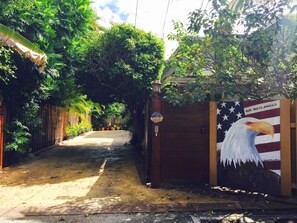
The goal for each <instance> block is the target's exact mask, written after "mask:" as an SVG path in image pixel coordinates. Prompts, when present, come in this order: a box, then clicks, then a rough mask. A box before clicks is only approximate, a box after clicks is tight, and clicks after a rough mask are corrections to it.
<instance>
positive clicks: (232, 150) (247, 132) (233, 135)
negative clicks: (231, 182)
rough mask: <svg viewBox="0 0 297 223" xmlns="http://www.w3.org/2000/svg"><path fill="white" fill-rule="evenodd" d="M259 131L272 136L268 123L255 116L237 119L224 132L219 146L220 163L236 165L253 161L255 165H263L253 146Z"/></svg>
mask: <svg viewBox="0 0 297 223" xmlns="http://www.w3.org/2000/svg"><path fill="white" fill-rule="evenodd" d="M259 133H262V134H269V135H271V136H272V137H273V135H274V128H273V126H272V125H271V124H270V123H268V122H265V121H261V120H259V119H256V118H251V117H248V118H242V119H239V120H238V121H237V122H236V123H234V124H233V125H232V126H231V128H230V129H229V130H228V132H227V133H226V136H225V139H224V141H223V144H222V148H221V157H220V160H221V163H223V165H224V166H226V165H232V164H233V165H234V167H236V166H237V165H238V166H239V165H240V164H241V162H242V163H246V162H254V163H255V164H256V166H258V165H260V166H262V167H264V165H263V163H262V160H261V158H260V155H259V153H258V150H257V148H256V146H255V139H256V136H257V135H258V134H259Z"/></svg>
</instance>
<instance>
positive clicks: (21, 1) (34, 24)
mask: <svg viewBox="0 0 297 223" xmlns="http://www.w3.org/2000/svg"><path fill="white" fill-rule="evenodd" d="M90 3H91V2H90V1H89V0H63V1H62V0H42V1H41V0H34V1H31V0H3V1H1V2H0V23H1V24H4V25H5V27H9V28H10V29H11V30H13V31H14V32H16V33H19V34H20V35H22V36H23V37H25V38H26V39H27V40H29V41H30V42H34V43H35V44H36V45H34V46H36V47H37V48H39V49H41V50H42V51H43V52H45V53H46V54H47V55H48V64H47V69H46V70H45V73H44V74H42V75H40V73H39V72H38V69H37V68H38V67H37V66H36V65H35V64H34V63H32V62H31V61H29V60H26V59H25V58H23V57H22V56H20V55H18V54H16V53H14V52H11V51H9V50H8V49H7V48H6V47H4V46H2V45H1V46H0V73H1V78H0V91H1V92H2V97H3V100H4V103H5V105H6V106H7V108H8V112H9V114H8V117H10V119H11V120H17V121H18V122H19V123H21V124H22V126H24V127H26V128H28V129H29V132H31V131H33V129H34V128H36V127H37V126H38V125H39V124H40V120H39V119H38V118H37V117H38V115H37V114H38V110H39V107H40V106H41V105H42V104H44V103H52V104H55V105H62V104H63V103H64V101H67V100H68V101H69V100H70V99H73V100H75V99H79V98H80V97H81V92H80V91H79V87H78V86H77V84H76V83H75V76H74V74H75V72H76V71H77V67H76V65H77V64H75V62H74V60H73V56H72V55H73V54H72V53H73V48H74V46H75V45H77V44H79V43H78V42H79V40H80V39H81V38H82V37H83V36H84V35H85V33H87V32H88V31H89V30H91V29H96V28H97V26H96V23H95V19H96V18H95V16H94V12H93V10H92V9H91V8H90ZM17 37H19V36H17ZM23 40H24V39H23ZM25 42H26V41H25ZM27 43H28V42H26V44H25V45H28V44H27ZM81 43H82V42H81ZM81 43H80V44H81ZM29 45H30V44H29ZM31 46H32V45H31ZM32 47H33V46H32ZM36 47H35V48H34V49H36ZM35 51H36V50H35ZM38 52H39V51H38ZM65 103H67V102H65ZM65 103H64V104H65ZM11 131H12V130H11ZM15 131H16V134H17V130H15ZM24 136H25V137H27V138H28V139H29V137H30V136H29V135H27V134H25V135H24ZM6 140H7V141H6V143H8V144H9V143H13V142H12V141H10V140H13V138H12V137H10V138H7V139H6Z"/></svg>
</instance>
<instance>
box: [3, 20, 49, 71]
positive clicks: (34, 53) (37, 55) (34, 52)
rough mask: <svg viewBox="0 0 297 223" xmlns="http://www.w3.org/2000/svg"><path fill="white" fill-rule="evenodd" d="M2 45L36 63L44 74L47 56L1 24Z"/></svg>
mask: <svg viewBox="0 0 297 223" xmlns="http://www.w3.org/2000/svg"><path fill="white" fill-rule="evenodd" d="M0 43H2V44H3V45H5V46H8V47H11V48H13V49H15V50H16V51H17V52H18V53H19V54H21V55H24V56H25V57H27V58H28V59H30V60H31V61H32V62H34V63H36V64H37V65H38V66H39V67H40V71H41V72H44V69H45V66H46V62H47V56H46V54H45V53H44V52H43V51H41V50H40V49H39V48H38V47H37V46H36V45H34V44H33V43H32V42H30V41H29V40H27V39H26V38H25V37H23V36H21V35H20V34H18V33H17V32H15V31H13V30H12V29H10V28H8V27H7V26H4V25H3V24H0Z"/></svg>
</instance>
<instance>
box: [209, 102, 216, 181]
mask: <svg viewBox="0 0 297 223" xmlns="http://www.w3.org/2000/svg"><path fill="white" fill-rule="evenodd" d="M209 159H210V160H209V183H210V185H212V186H215V185H217V183H218V182H217V103H216V102H210V103H209Z"/></svg>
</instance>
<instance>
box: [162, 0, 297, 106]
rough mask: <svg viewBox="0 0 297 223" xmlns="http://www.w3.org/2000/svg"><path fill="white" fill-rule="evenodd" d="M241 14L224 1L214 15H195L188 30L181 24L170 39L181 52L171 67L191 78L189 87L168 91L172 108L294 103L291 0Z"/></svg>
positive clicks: (247, 7) (249, 6)
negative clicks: (233, 101) (226, 102)
mask: <svg viewBox="0 0 297 223" xmlns="http://www.w3.org/2000/svg"><path fill="white" fill-rule="evenodd" d="M245 2H246V3H245V4H244V5H243V6H241V7H243V8H242V10H241V11H240V12H237V11H234V10H232V9H230V7H229V5H227V4H226V3H225V1H223V0H214V1H213V2H212V8H211V10H210V11H201V10H196V11H194V12H192V13H191V14H190V17H189V20H190V25H189V27H187V29H186V28H185V27H184V25H183V24H181V23H176V24H175V30H176V33H174V34H172V35H171V36H170V38H172V39H176V40H177V41H179V48H178V51H177V53H176V55H175V56H173V57H172V58H171V60H170V61H169V64H170V65H172V66H175V68H176V69H175V75H176V76H191V78H192V79H193V81H192V82H191V83H190V84H188V85H187V86H185V87H182V88H180V86H179V88H178V87H174V86H173V85H169V86H167V95H166V96H167V99H168V100H169V101H171V102H172V103H185V102H201V101H204V100H206V99H212V100H220V99H226V98H234V97H237V98H242V99H263V98H271V97H273V96H276V95H282V96H285V97H291V96H292V94H291V92H292V86H296V85H294V83H293V82H292V81H293V79H292V78H290V76H291V73H292V70H291V69H292V66H290V65H289V64H290V60H291V57H290V55H291V54H292V49H293V47H291V46H292V43H293V37H294V35H295V33H296V20H292V19H290V17H289V16H288V15H285V12H286V11H288V10H287V9H291V12H292V10H295V7H290V6H289V5H288V1H286V0H274V1H261V3H257V2H254V1H245Z"/></svg>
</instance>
